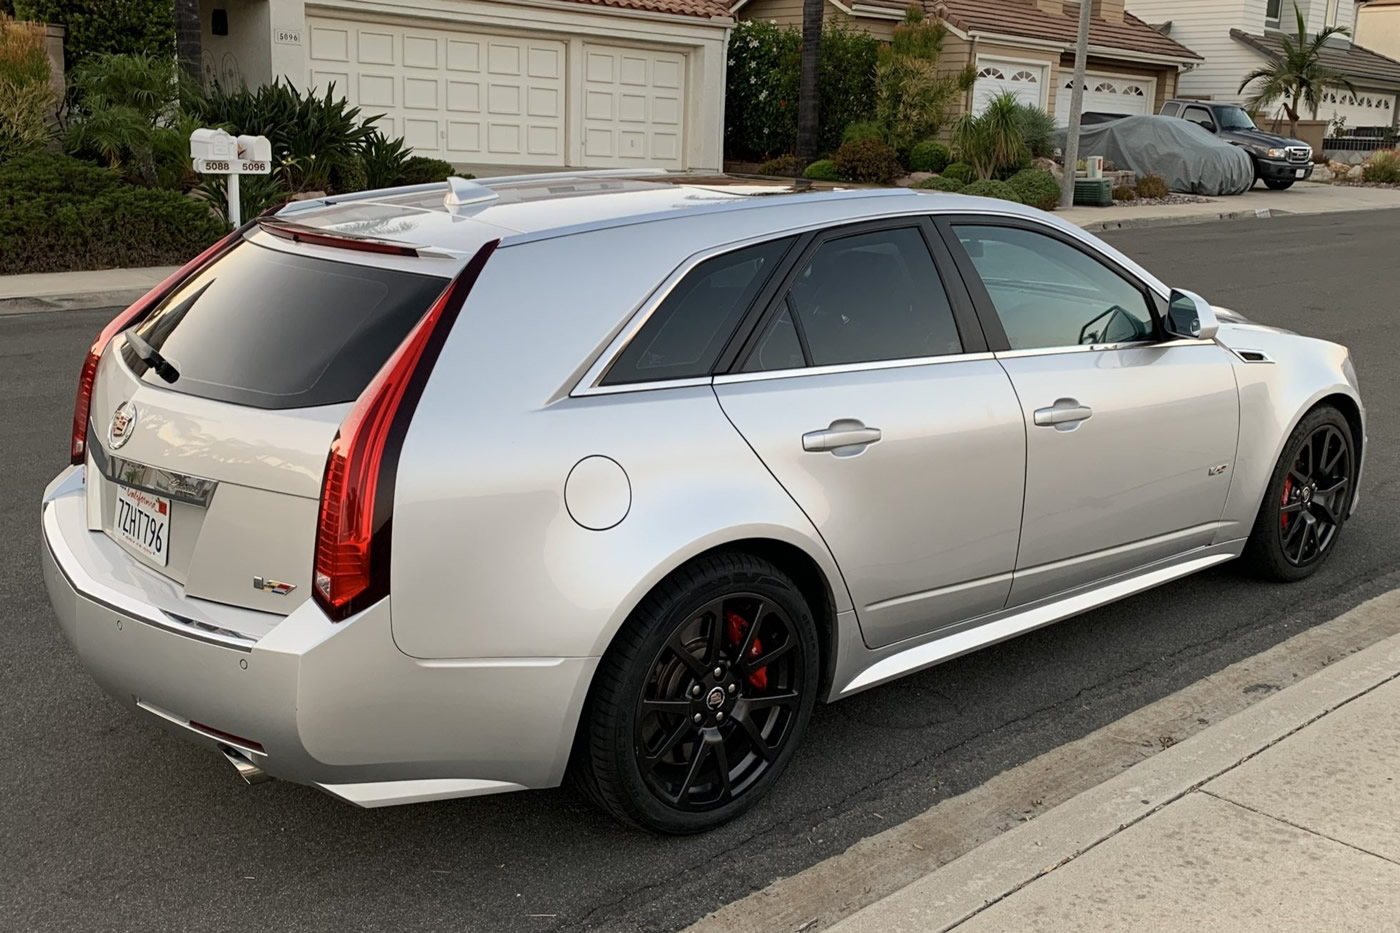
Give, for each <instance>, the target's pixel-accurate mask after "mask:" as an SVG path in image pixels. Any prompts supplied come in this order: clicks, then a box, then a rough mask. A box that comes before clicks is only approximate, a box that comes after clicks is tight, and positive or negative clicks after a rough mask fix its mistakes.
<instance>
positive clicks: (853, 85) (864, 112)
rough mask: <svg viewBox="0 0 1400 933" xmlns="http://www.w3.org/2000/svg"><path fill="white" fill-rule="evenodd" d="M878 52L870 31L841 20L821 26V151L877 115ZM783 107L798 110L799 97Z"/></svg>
mask: <svg viewBox="0 0 1400 933" xmlns="http://www.w3.org/2000/svg"><path fill="white" fill-rule="evenodd" d="M879 55H880V41H879V40H878V39H876V38H875V37H874V36H872V35H870V34H869V33H866V32H861V31H858V30H854V29H851V28H850V27H848V26H846V25H845V24H844V23H843V22H842V21H840V20H833V21H830V22H828V23H827V25H826V26H825V28H823V29H822V46H821V59H820V64H819V66H818V73H817V93H818V95H819V101H818V104H817V107H818V110H817V112H818V114H819V116H820V118H821V131H820V134H819V136H818V138H817V148H818V151H826V150H829V149H835V148H836V147H837V146H839V145H841V143H843V142H845V139H844V138H843V134H844V133H845V131H846V127H848V126H850V125H851V124H852V123H859V122H862V121H865V120H869V119H871V117H872V116H873V115H874V113H875V65H876V62H877V61H878V60H879ZM799 64H800V63H799ZM784 109H791V110H793V111H794V112H795V111H796V109H797V100H796V97H794V98H792V99H791V100H789V101H788V107H787V108H784ZM795 125H796V124H794V127H795Z"/></svg>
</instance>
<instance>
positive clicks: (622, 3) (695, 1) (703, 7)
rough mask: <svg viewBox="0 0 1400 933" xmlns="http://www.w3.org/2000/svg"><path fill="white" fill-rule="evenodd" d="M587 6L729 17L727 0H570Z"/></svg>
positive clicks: (682, 14) (708, 16) (680, 14)
mask: <svg viewBox="0 0 1400 933" xmlns="http://www.w3.org/2000/svg"><path fill="white" fill-rule="evenodd" d="M572 2H574V3H584V4H587V5H589V6H611V7H617V8H618V9H621V10H640V11H642V12H644V13H672V14H674V15H676V16H703V17H705V18H707V19H708V18H710V17H718V18H722V19H728V18H729V15H730V14H729V6H730V4H729V0H572Z"/></svg>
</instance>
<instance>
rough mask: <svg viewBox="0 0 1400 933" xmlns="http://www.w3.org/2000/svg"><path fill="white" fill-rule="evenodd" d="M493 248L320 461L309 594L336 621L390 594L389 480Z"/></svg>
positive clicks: (400, 352)
mask: <svg viewBox="0 0 1400 933" xmlns="http://www.w3.org/2000/svg"><path fill="white" fill-rule="evenodd" d="M495 248H496V242H494V241H493V242H491V243H487V244H486V245H485V246H483V247H482V248H481V249H480V250H479V251H478V252H477V254H476V255H475V256H474V257H472V260H471V262H469V263H467V265H466V267H465V268H464V269H463V270H462V271H461V273H459V274H458V276H457V277H456V278H455V279H453V280H452V283H451V284H450V285H448V286H447V289H446V290H445V291H443V293H442V295H440V296H439V297H438V299H437V301H435V302H434V303H433V306H432V307H431V308H429V309H428V313H427V314H425V315H423V319H422V320H420V321H419V322H418V323H417V325H415V326H414V328H413V330H412V331H410V332H409V334H408V336H407V337H406V338H405V339H404V342H403V343H401V344H400V345H399V348H398V349H397V350H395V351H394V355H393V356H391V357H389V359H388V361H387V362H386V363H385V364H384V366H383V367H382V368H381V369H380V370H379V372H378V374H376V375H375V377H374V380H373V381H372V382H370V384H369V386H367V387H366V388H365V391H364V392H363V393H361V395H360V398H359V400H358V401H356V402H355V407H354V408H352V409H351V410H350V414H348V415H346V416H345V420H344V421H343V422H342V423H341V425H340V431H339V432H338V433H337V434H336V436H335V440H334V441H332V442H331V449H330V454H329V455H328V456H327V457H326V472H325V475H324V476H323V477H322V480H321V510H320V521H319V524H318V527H317V529H316V557H315V586H313V587H312V595H313V596H314V597H315V599H316V602H317V603H318V604H319V605H320V607H321V609H322V610H324V611H325V613H326V615H328V616H329V617H330V618H331V620H332V621H334V622H339V621H341V620H342V619H345V618H348V617H349V616H351V615H354V614H355V613H357V612H359V611H360V610H362V609H364V608H366V607H368V606H370V605H372V604H373V603H375V602H378V601H379V600H380V599H382V598H384V597H385V596H387V595H388V594H389V547H390V535H389V520H390V518H391V517H392V516H393V512H394V477H395V474H396V473H397V471H398V461H399V452H400V451H401V450H402V448H403V439H404V435H405V434H406V433H407V431H408V422H409V420H410V419H411V418H412V417H413V410H414V408H415V407H417V405H418V400H419V399H420V398H421V397H422V395H423V387H424V385H425V384H426V383H427V380H428V375H429V374H430V373H431V372H432V369H433V365H434V364H435V363H436V362H437V358H438V355H439V353H441V352H442V345H443V344H444V343H445V342H446V340H447V336H448V334H449V333H451V331H452V324H453V322H455V321H456V320H457V314H458V312H460V311H461V310H462V304H463V302H465V301H466V299H467V293H468V292H470V291H471V287H472V285H473V284H475V282H476V279H477V276H479V275H480V274H481V269H482V267H483V266H485V265H486V260H487V259H489V258H490V257H491V253H492V251H494V250H495Z"/></svg>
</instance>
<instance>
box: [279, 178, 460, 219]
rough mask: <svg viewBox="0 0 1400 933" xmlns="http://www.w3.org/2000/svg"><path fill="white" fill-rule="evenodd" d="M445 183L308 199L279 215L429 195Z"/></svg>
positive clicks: (403, 186)
mask: <svg viewBox="0 0 1400 933" xmlns="http://www.w3.org/2000/svg"><path fill="white" fill-rule="evenodd" d="M442 188H443V182H440V181H430V182H427V183H425V184H421V185H395V186H394V187H392V188H371V189H370V190H369V191H353V192H350V193H349V194H332V195H327V196H326V197H324V198H307V199H305V200H302V201H292V202H290V203H289V204H286V205H284V206H283V207H282V208H281V209H280V210H279V211H278V212H277V214H278V215H279V216H280V215H283V214H295V213H297V212H299V211H304V210H310V209H311V208H313V207H330V206H331V205H334V204H344V203H345V202H347V201H370V200H373V199H374V198H382V197H386V196H388V195H400V194H428V193H429V192H432V191H441V190H442Z"/></svg>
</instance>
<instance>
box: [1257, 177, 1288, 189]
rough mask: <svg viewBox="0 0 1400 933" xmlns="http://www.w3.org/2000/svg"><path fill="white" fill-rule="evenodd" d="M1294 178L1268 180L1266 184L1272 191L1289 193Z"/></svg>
mask: <svg viewBox="0 0 1400 933" xmlns="http://www.w3.org/2000/svg"><path fill="white" fill-rule="evenodd" d="M1293 181H1294V179H1292V178H1266V179H1264V184H1266V185H1268V186H1269V189H1270V190H1271V191H1287V190H1288V189H1289V188H1292V187H1293Z"/></svg>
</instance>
